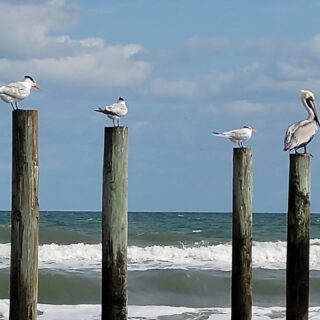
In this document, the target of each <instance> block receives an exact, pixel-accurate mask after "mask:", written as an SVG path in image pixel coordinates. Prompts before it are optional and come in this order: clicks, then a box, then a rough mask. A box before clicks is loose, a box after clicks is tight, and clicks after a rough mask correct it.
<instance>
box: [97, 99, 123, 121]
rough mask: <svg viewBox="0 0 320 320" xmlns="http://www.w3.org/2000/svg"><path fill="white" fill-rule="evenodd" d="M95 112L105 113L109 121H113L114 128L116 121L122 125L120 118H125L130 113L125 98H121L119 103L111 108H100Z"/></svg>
mask: <svg viewBox="0 0 320 320" xmlns="http://www.w3.org/2000/svg"><path fill="white" fill-rule="evenodd" d="M94 111H97V112H101V113H104V114H105V115H106V116H108V118H109V119H112V122H113V126H115V120H117V122H118V127H119V125H120V118H122V117H124V116H125V115H126V114H127V113H128V109H127V105H126V102H125V101H124V99H123V98H121V97H120V98H119V99H118V101H117V102H116V103H114V104H112V105H110V106H105V107H102V108H98V109H96V110H94Z"/></svg>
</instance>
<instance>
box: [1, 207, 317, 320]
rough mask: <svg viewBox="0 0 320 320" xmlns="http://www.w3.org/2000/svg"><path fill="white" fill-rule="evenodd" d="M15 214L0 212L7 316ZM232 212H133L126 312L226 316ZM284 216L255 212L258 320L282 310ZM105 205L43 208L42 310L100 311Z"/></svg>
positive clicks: (133, 318) (313, 282) (146, 316)
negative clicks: (100, 207)
mask: <svg viewBox="0 0 320 320" xmlns="http://www.w3.org/2000/svg"><path fill="white" fill-rule="evenodd" d="M10 224H11V222H10V213H9V212H5V211H2V212H0V283H1V286H0V318H1V315H2V318H1V319H8V303H9V302H8V297H9V267H10ZM231 226H232V215H231V214H230V213H199V212H198V213H184V212H166V213H164V212H147V213H140V212H130V213H129V235H128V291H129V293H128V294H129V295H128V297H129V319H130V320H137V319H139V320H151V319H152V320H153V319H158V320H189V319H190V320H191V319H194V320H207V319H208V320H224V319H230V314H231V310H230V282H231V250H232V248H231ZM285 240H286V215H285V214H280V213H279V214H275V213H258V214H254V215H253V305H254V307H253V319H255V320H266V319H285V308H284V306H285V265H286V241H285ZM310 245H311V248H310V269H311V271H310V314H309V319H317V320H320V215H316V214H313V215H312V219H311V241H310ZM100 278H101V214H100V213H99V212H41V215H40V248H39V299H38V300H39V305H38V309H39V311H41V312H42V314H41V315H39V316H38V319H40V320H41V319H43V320H58V319H59V320H60V319H65V320H75V319H77V320H79V319H85V320H90V319H95V320H97V319H100Z"/></svg>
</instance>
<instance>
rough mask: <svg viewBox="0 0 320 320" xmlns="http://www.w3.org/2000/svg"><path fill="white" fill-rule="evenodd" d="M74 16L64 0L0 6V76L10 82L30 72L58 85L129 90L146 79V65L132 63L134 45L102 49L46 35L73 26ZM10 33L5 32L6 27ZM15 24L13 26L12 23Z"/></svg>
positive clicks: (87, 41)
mask: <svg viewBox="0 0 320 320" xmlns="http://www.w3.org/2000/svg"><path fill="white" fill-rule="evenodd" d="M78 20H79V16H78V12H77V10H76V9H75V8H74V7H70V6H67V5H66V4H65V2H64V1H61V0H59V1H56V0H55V1H49V2H41V3H37V4H34V3H27V4H19V5H17V4H9V3H3V4H0V38H1V39H2V41H1V44H0V51H1V52H2V58H1V59H0V70H1V75H2V77H4V78H5V79H10V80H11V79H12V80H15V79H14V78H13V77H15V76H16V77H18V76H19V77H22V76H23V75H24V74H27V73H28V74H32V75H33V76H35V77H36V78H38V80H39V82H41V80H42V81H43V80H47V81H50V82H54V83H61V80H62V79H63V83H64V85H68V84H72V85H74V84H79V85H83V84H85V85H86V86H88V87H90V86H92V87H94V86H98V87H114V86H120V87H123V86H129V87H135V86H137V85H139V84H140V83H141V82H143V81H144V80H146V79H147V78H148V76H149V74H150V72H151V64H150V63H149V62H145V61H142V60H138V58H137V54H139V53H141V52H143V51H144V48H143V47H142V46H140V45H137V44H127V45H107V44H106V42H105V41H104V39H102V38H98V37H89V38H80V39H72V38H71V37H70V36H69V35H65V34H63V35H57V36H52V35H51V33H52V32H55V33H57V32H61V31H64V32H65V30H66V29H67V28H70V27H72V26H75V25H76V24H77V23H78ZM12 22H14V24H13V27H10V32H8V26H9V25H10V26H12ZM15 22H17V23H15Z"/></svg>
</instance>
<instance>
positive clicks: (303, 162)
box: [286, 154, 311, 320]
mask: <svg viewBox="0 0 320 320" xmlns="http://www.w3.org/2000/svg"><path fill="white" fill-rule="evenodd" d="M310 163H311V157H310V155H309V154H290V168H289V197H288V224H287V273H286V280H287V281H286V305H287V308H286V309H287V311H286V313H287V315H286V319H287V320H307V319H308V308H309V244H310V231H309V229H310V202H311V195H310V194H311V169H310Z"/></svg>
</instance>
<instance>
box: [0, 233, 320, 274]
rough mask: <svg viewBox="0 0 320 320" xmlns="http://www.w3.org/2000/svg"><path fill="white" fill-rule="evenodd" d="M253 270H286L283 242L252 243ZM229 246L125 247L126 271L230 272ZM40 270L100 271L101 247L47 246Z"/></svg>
mask: <svg viewBox="0 0 320 320" xmlns="http://www.w3.org/2000/svg"><path fill="white" fill-rule="evenodd" d="M310 244H311V248H310V269H311V270H318V271H320V240H319V239H313V240H311V241H310ZM252 249H253V268H264V269H285V268H286V242H283V241H277V242H254V243H253V248H252ZM231 253H232V247H231V244H230V243H227V244H217V245H214V246H204V245H202V246H201V245H199V246H183V245H180V246H149V247H137V246H130V247H129V248H128V268H129V270H148V269H203V270H205V269H214V270H226V271H229V270H231ZM9 265H10V244H8V243H7V244H0V268H7V267H9ZM39 267H40V268H42V269H44V268H47V269H49V268H50V269H63V270H69V271H72V270H76V271H78V270H82V269H83V270H97V271H98V270H100V268H101V244H83V243H78V244H70V245H58V244H47V245H42V246H40V248H39Z"/></svg>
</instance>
